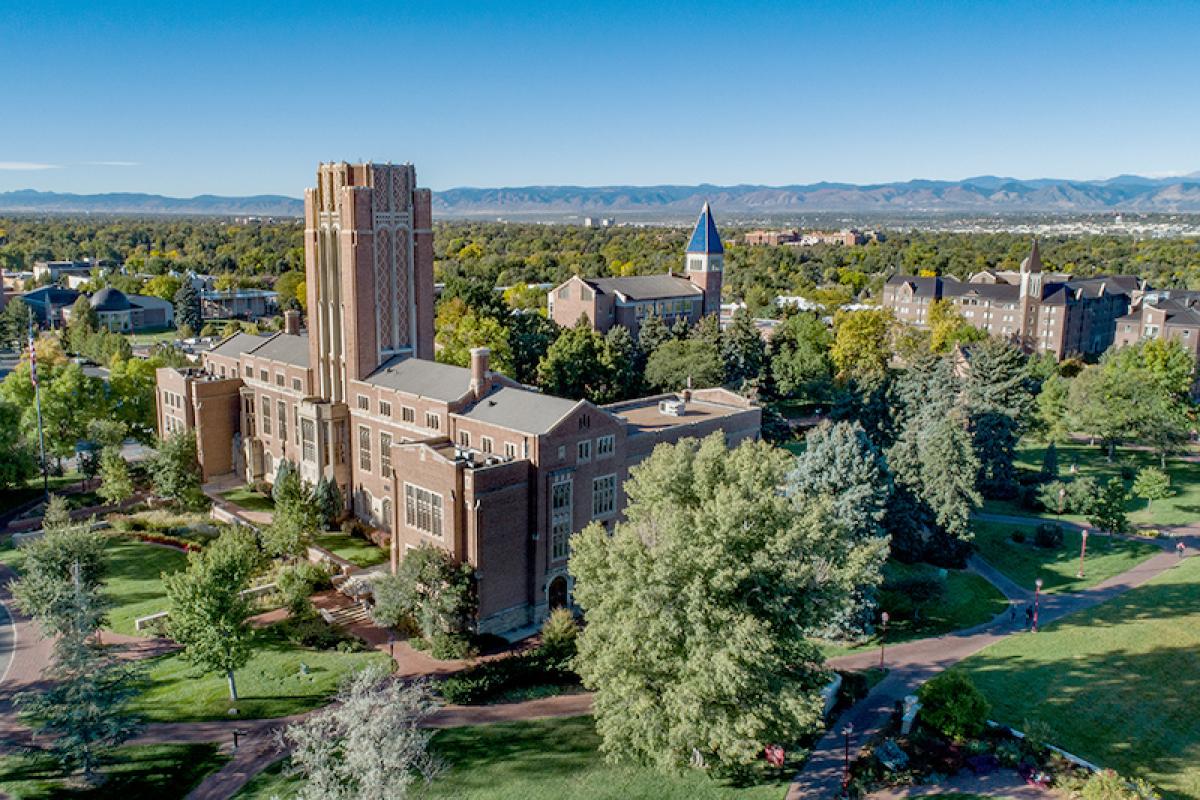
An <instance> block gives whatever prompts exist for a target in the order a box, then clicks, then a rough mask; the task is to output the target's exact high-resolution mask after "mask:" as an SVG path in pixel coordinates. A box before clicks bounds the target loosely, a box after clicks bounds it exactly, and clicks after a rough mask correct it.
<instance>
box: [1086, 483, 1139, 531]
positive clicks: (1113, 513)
mask: <svg viewBox="0 0 1200 800" xmlns="http://www.w3.org/2000/svg"><path fill="white" fill-rule="evenodd" d="M1127 497H1128V495H1127V493H1126V491H1125V484H1124V483H1123V482H1122V481H1121V479H1120V478H1110V479H1109V481H1108V482H1107V483H1105V484H1104V485H1103V486H1101V487H1100V492H1099V494H1098V495H1097V496H1096V498H1095V500H1093V501H1092V504H1091V509H1090V510H1089V511H1088V515H1087V520H1088V522H1090V523H1091V524H1093V525H1095V526H1096V527H1097V528H1099V529H1100V530H1102V531H1107V532H1108V533H1125V532H1126V531H1128V530H1129V519H1128V517H1126V516H1125V500H1126V498H1127Z"/></svg>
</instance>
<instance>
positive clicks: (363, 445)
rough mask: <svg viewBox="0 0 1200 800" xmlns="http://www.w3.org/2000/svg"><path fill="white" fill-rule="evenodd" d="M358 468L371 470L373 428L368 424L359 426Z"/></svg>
mask: <svg viewBox="0 0 1200 800" xmlns="http://www.w3.org/2000/svg"><path fill="white" fill-rule="evenodd" d="M358 468H359V469H361V470H363V471H364V472H370V471H371V429H370V428H368V427H367V426H366V425H359V426H358Z"/></svg>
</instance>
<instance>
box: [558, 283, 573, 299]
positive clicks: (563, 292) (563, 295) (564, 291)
mask: <svg viewBox="0 0 1200 800" xmlns="http://www.w3.org/2000/svg"><path fill="white" fill-rule="evenodd" d="M558 296H559V299H561V300H566V299H567V298H569V297H570V296H571V288H570V287H569V286H564V287H562V288H561V289H559V290H558Z"/></svg>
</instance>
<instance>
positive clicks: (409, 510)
mask: <svg viewBox="0 0 1200 800" xmlns="http://www.w3.org/2000/svg"><path fill="white" fill-rule="evenodd" d="M404 524H405V525H407V526H408V527H410V528H415V529H416V530H419V531H424V532H425V533H428V534H429V535H430V536H436V537H437V538H439V539H440V538H442V496H441V495H440V494H435V493H433V492H431V491H429V490H428V489H422V488H421V487H420V486H413V485H412V484H411V483H406V484H404Z"/></svg>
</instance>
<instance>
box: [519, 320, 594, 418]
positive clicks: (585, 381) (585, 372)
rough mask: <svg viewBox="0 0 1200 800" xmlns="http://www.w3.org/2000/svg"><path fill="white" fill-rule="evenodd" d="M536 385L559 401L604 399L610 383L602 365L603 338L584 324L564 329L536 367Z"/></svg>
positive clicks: (584, 322) (580, 323)
mask: <svg viewBox="0 0 1200 800" xmlns="http://www.w3.org/2000/svg"><path fill="white" fill-rule="evenodd" d="M537 375H538V385H539V386H541V388H542V389H543V390H544V391H545V392H546V393H547V394H553V395H557V396H559V397H569V398H572V399H576V398H587V399H588V400H591V401H592V402H601V403H602V402H604V401H605V400H606V399H607V396H608V392H609V386H610V385H611V383H612V381H611V378H610V375H609V371H608V369H607V368H606V365H605V351H604V338H603V337H602V336H601V335H600V334H599V333H597V332H596V331H594V330H592V327H591V325H590V324H588V322H587V320H581V321H580V322H579V323H577V324H576V325H575V326H574V327H571V328H567V329H566V330H565V331H563V332H562V334H561V335H560V336H559V337H558V339H556V340H555V341H554V344H552V345H550V349H549V350H547V351H546V355H545V357H544V358H543V359H542V360H541V363H539V364H538V369H537Z"/></svg>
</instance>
